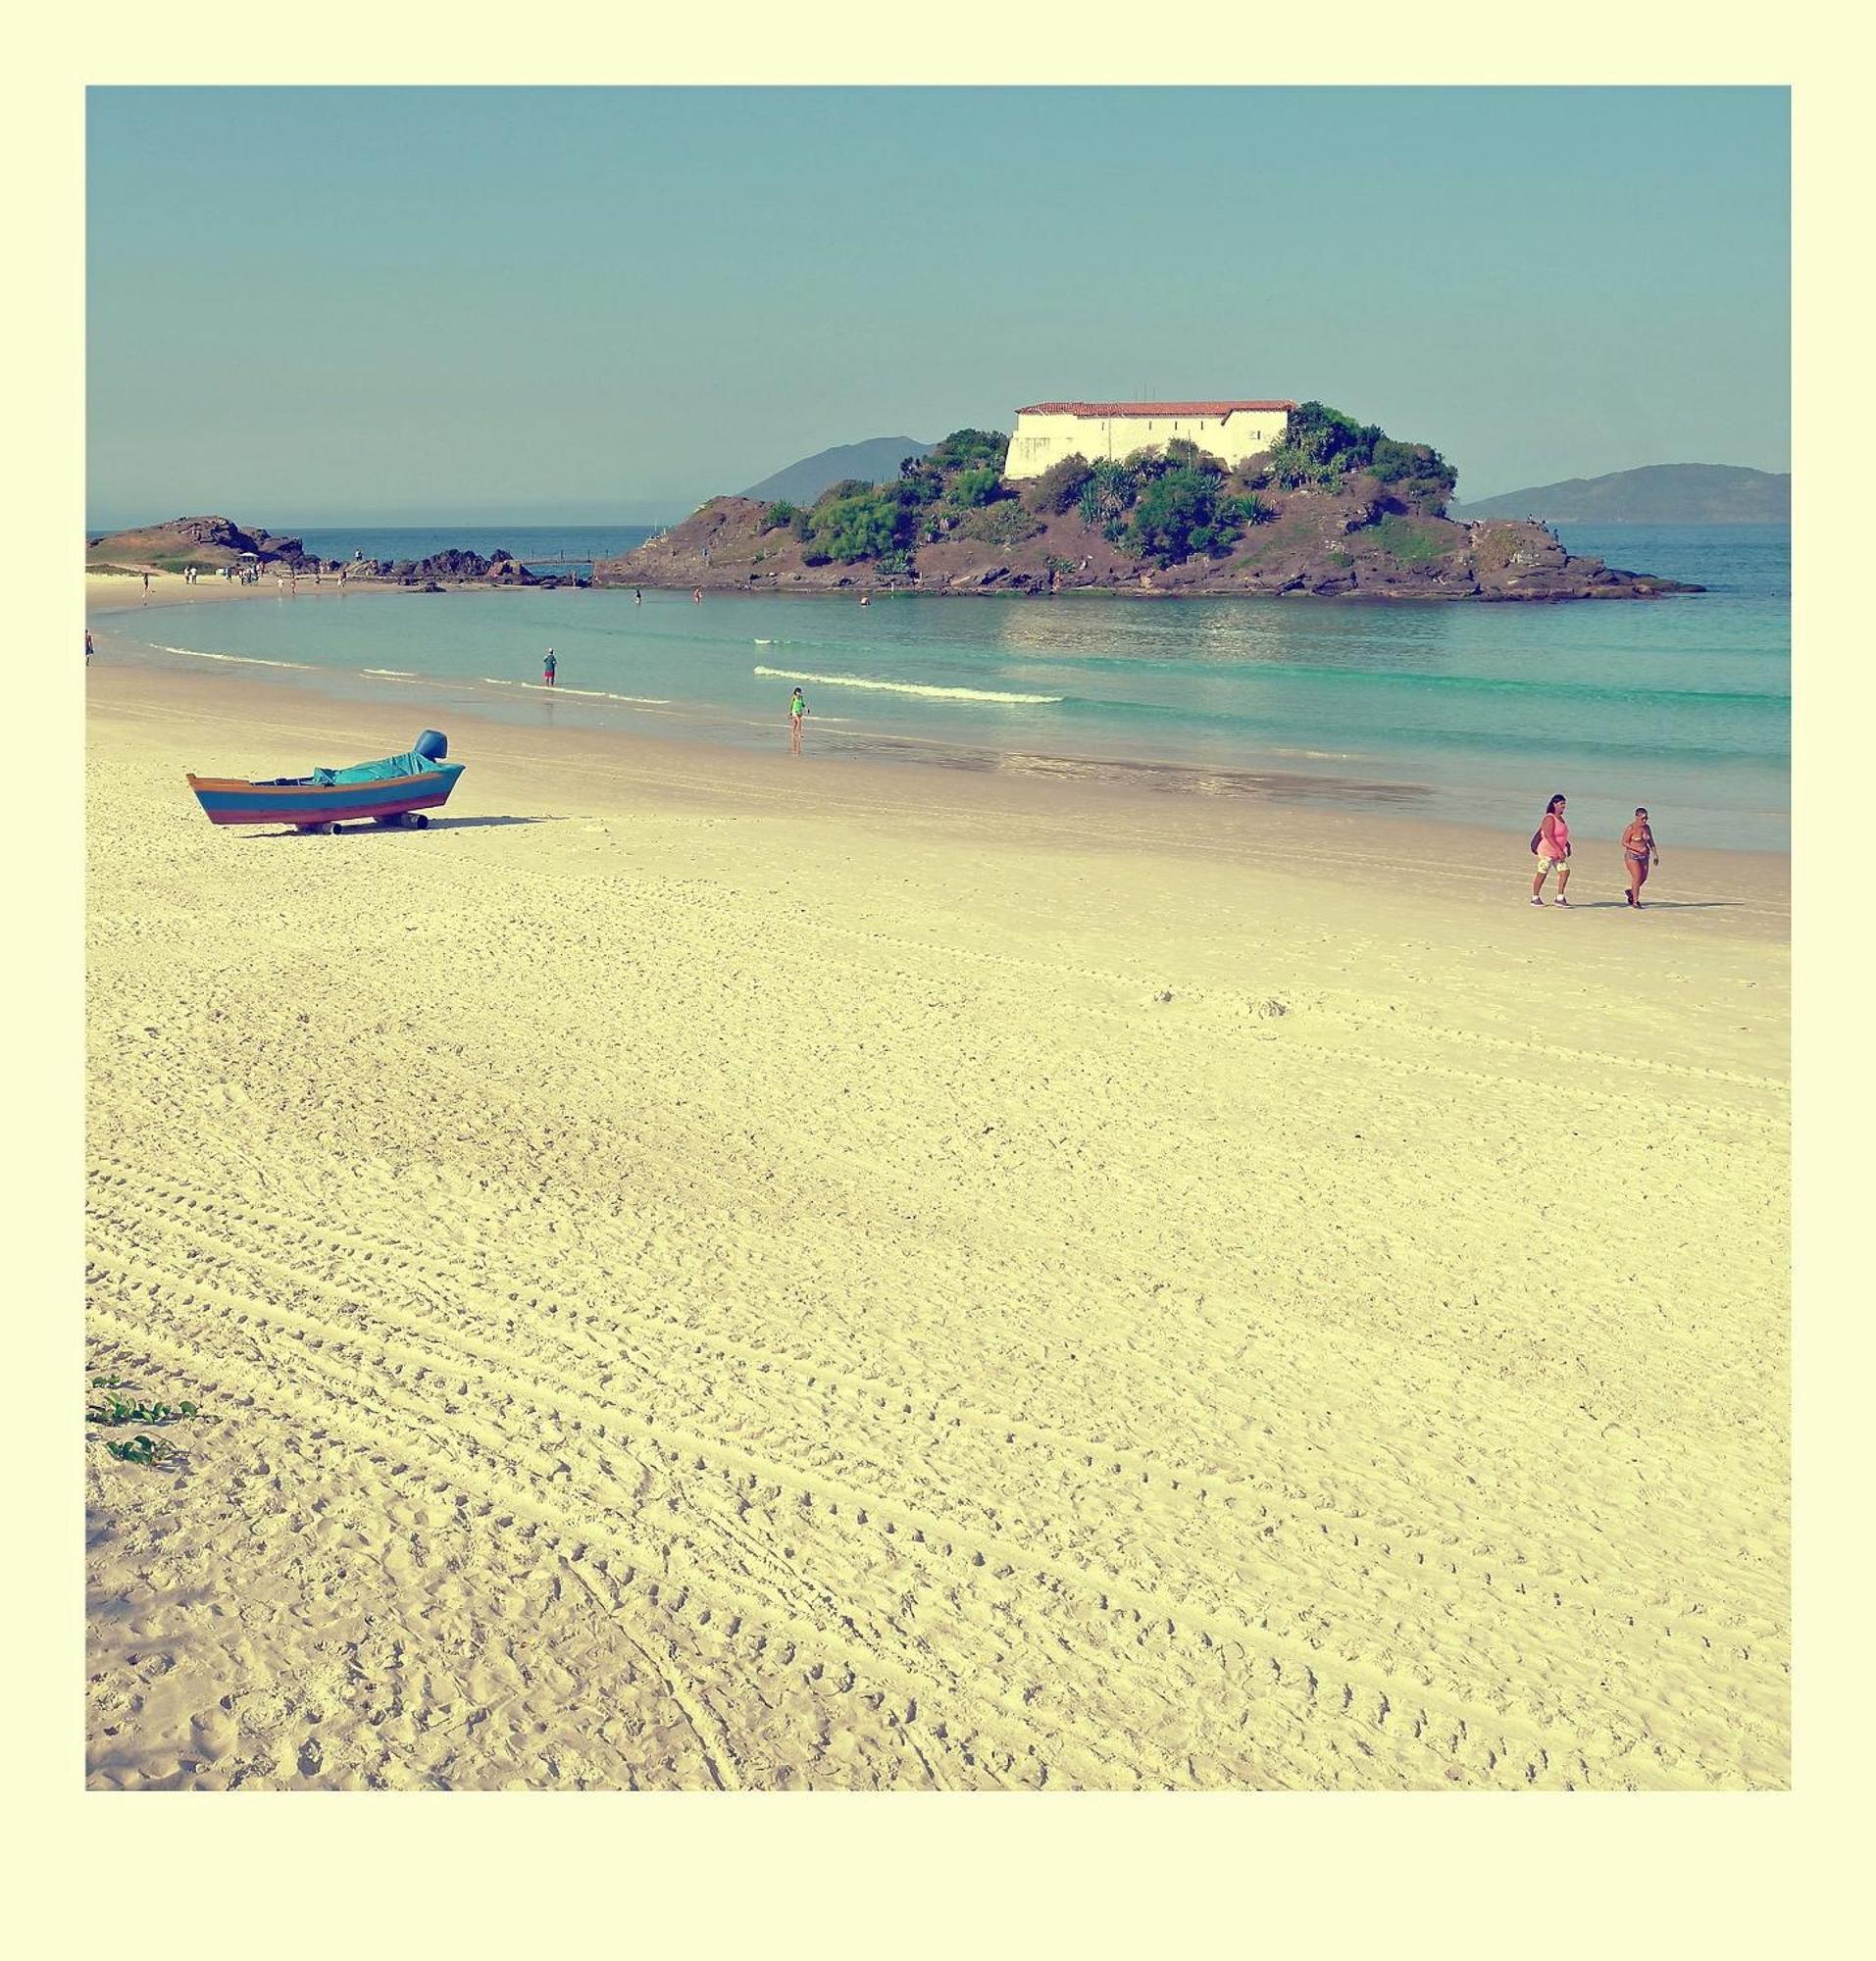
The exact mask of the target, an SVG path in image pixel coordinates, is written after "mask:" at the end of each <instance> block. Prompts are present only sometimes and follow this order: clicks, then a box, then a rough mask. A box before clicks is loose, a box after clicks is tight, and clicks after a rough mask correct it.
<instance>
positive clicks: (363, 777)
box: [313, 749, 436, 783]
mask: <svg viewBox="0 0 1876 1961" xmlns="http://www.w3.org/2000/svg"><path fill="white" fill-rule="evenodd" d="M435 767H436V765H435V764H434V763H432V762H431V760H430V758H429V757H428V756H420V755H419V754H418V753H417V751H416V750H415V749H407V750H406V751H405V752H404V754H403V755H401V756H385V757H382V758H380V760H379V761H378V762H376V763H354V764H353V765H352V766H351V768H350V769H348V770H315V771H314V772H313V780H314V781H315V782H316V783H381V782H384V781H386V780H388V779H391V778H393V777H421V776H422V775H424V773H425V772H426V771H428V770H433V769H434V768H435Z"/></svg>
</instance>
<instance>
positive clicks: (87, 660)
mask: <svg viewBox="0 0 1876 1961" xmlns="http://www.w3.org/2000/svg"><path fill="white" fill-rule="evenodd" d="M84 664H85V666H86V667H89V666H90V665H91V629H90V628H89V627H87V628H86V629H84Z"/></svg>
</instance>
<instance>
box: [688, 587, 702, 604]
mask: <svg viewBox="0 0 1876 1961" xmlns="http://www.w3.org/2000/svg"><path fill="white" fill-rule="evenodd" d="M690 603H691V604H692V605H693V606H701V605H702V604H703V587H702V586H701V585H693V586H692V587H691V588H690Z"/></svg>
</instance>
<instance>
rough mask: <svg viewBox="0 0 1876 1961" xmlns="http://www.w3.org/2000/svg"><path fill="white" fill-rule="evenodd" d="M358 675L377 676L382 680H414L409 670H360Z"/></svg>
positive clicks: (414, 677)
mask: <svg viewBox="0 0 1876 1961" xmlns="http://www.w3.org/2000/svg"><path fill="white" fill-rule="evenodd" d="M359 673H360V674H368V675H377V676H379V677H380V679H383V680H415V679H417V677H416V676H415V675H414V674H412V673H411V671H410V669H409V668H360V669H359Z"/></svg>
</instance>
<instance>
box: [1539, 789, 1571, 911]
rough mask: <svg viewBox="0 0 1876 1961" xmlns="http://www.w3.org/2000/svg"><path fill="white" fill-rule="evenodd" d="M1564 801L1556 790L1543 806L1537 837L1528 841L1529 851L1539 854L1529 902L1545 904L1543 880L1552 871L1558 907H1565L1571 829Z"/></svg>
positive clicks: (1560, 793) (1567, 902)
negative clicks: (1567, 820) (1564, 813)
mask: <svg viewBox="0 0 1876 1961" xmlns="http://www.w3.org/2000/svg"><path fill="white" fill-rule="evenodd" d="M1564 802H1565V798H1564V795H1563V792H1562V791H1561V790H1559V791H1558V792H1557V794H1556V795H1555V796H1553V797H1552V798H1551V799H1550V801H1549V802H1548V803H1547V804H1546V806H1545V809H1544V818H1543V821H1542V822H1541V823H1540V824H1539V826H1538V830H1537V835H1536V836H1535V837H1533V838H1532V840H1531V849H1532V850H1533V851H1535V852H1536V853H1537V854H1538V869H1537V875H1536V876H1535V877H1534V878H1533V879H1532V880H1531V903H1532V904H1533V905H1534V906H1541V905H1543V903H1544V881H1545V880H1546V879H1547V878H1548V877H1549V876H1550V874H1551V872H1552V871H1553V870H1554V871H1555V873H1556V875H1557V904H1558V905H1560V906H1567V905H1568V904H1569V903H1570V902H1569V900H1568V899H1567V898H1565V897H1564V895H1563V894H1564V888H1565V887H1566V886H1567V885H1568V884H1569V882H1570V827H1569V825H1568V823H1567V822H1566V821H1565V819H1564V816H1563V806H1564Z"/></svg>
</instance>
